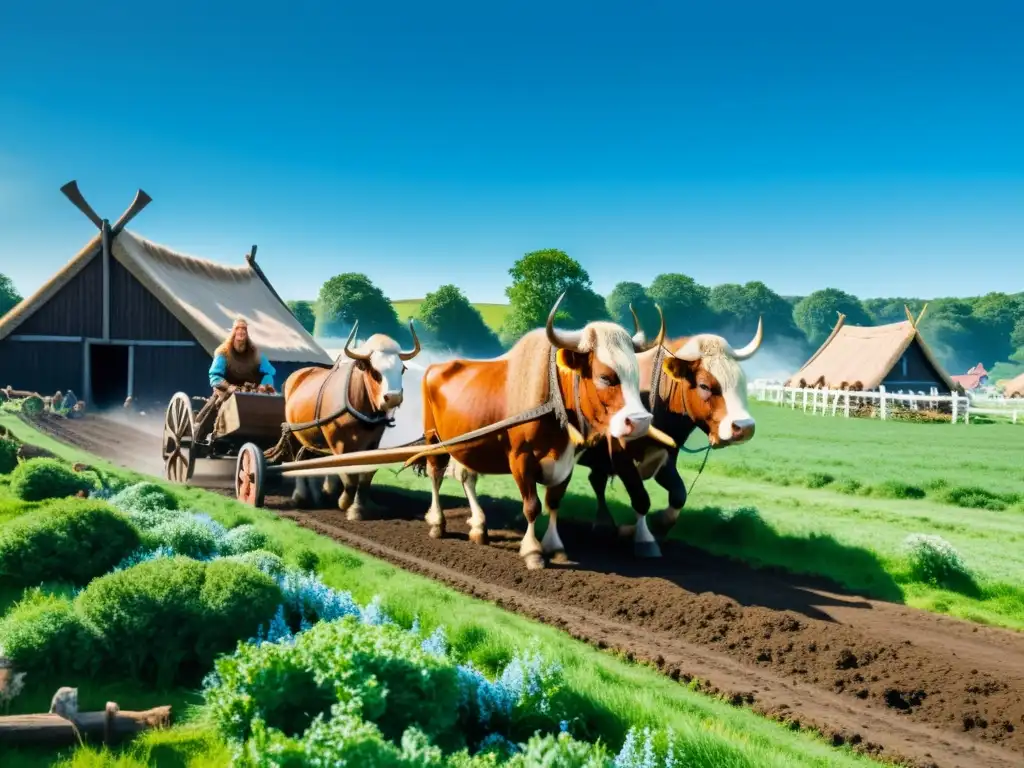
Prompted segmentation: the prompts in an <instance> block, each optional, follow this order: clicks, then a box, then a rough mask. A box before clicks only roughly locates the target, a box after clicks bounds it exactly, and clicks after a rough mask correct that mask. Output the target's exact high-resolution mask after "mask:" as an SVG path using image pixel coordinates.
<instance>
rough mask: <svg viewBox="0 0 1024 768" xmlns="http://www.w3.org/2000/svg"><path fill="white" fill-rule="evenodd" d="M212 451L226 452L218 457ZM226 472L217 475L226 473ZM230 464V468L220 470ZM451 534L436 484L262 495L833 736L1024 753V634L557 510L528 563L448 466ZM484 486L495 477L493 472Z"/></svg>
mask: <svg viewBox="0 0 1024 768" xmlns="http://www.w3.org/2000/svg"><path fill="white" fill-rule="evenodd" d="M43 426H44V429H46V430H47V431H49V432H50V433H51V434H53V435H54V436H55V437H58V438H59V439H61V440H63V441H65V442H67V443H71V444H74V445H77V446H80V447H81V448H84V449H86V450H88V451H90V452H92V453H95V454H97V455H100V456H103V457H105V458H108V459H109V460H111V461H113V462H115V463H120V464H122V465H123V466H126V467H132V468H135V469H138V470H140V471H153V458H152V457H154V456H155V457H156V461H157V463H159V440H158V439H157V438H156V437H155V436H154V435H155V433H153V432H149V433H147V432H143V431H141V430H138V429H136V428H133V427H131V426H127V425H125V424H123V423H116V422H113V421H108V420H105V419H103V418H99V417H86V418H85V419H81V420H76V421H67V420H60V421H52V422H47V423H45V424H44V425H43ZM204 463H205V462H200V463H199V465H198V466H197V474H196V476H195V478H194V479H193V483H195V484H197V485H204V486H207V487H211V488H212V489H214V490H218V491H219V492H221V493H227V494H229V495H230V494H232V491H230V490H228V489H229V486H230V482H231V480H230V477H231V472H232V470H233V463H230V462H221V463H220V464H219V465H214V466H212V467H209V466H208V467H204V466H203V464H204ZM207 464H211V465H212V464H213V463H212V462H209V463H207ZM218 473H219V474H218ZM225 478H226V479H225ZM444 488H445V489H447V490H448V491H450V492H452V493H451V495H443V496H442V503H443V505H444V506H445V512H446V517H447V520H448V534H447V537H446V538H445V539H442V540H439V541H435V540H432V539H430V538H428V536H427V529H426V525H425V524H424V523H423V514H424V513H425V512H426V509H427V506H428V504H429V495H428V494H426V493H414V492H409V493H399V492H393V491H388V490H386V489H383V488H381V489H378V490H376V491H374V497H375V500H376V502H377V503H378V504H379V505H381V507H382V508H383V509H382V511H381V512H379V513H378V514H375V515H374V519H368V520H364V521H361V522H349V521H347V520H346V519H345V516H344V515H343V514H342V513H340V512H338V511H337V510H336V509H334V510H326V511H314V512H305V511H297V510H295V509H294V508H293V506H292V504H291V502H290V499H288V498H286V497H281V496H268V497H267V499H266V506H267V507H268V508H270V509H272V510H275V511H277V512H278V514H280V515H281V516H282V517H287V518H290V519H293V520H295V521H296V522H298V523H299V524H301V525H303V526H305V527H307V528H310V529H312V530H314V531H316V532H317V533H321V534H323V535H325V536H329V537H331V538H334V539H336V540H338V541H340V542H342V543H344V544H346V545H349V546H352V547H356V548H358V549H361V550H363V551H365V552H367V553H369V554H371V555H374V556H376V557H380V558H382V559H384V560H388V561H390V562H392V563H394V564H395V565H398V566H400V567H402V568H405V569H406V570H410V571H414V572H417V573H420V574H423V575H425V576H429V577H431V578H433V579H436V580H438V581H440V582H443V583H445V584H447V585H449V586H451V587H453V588H455V589H458V590H460V591H462V592H464V593H467V594H470V595H473V596H475V597H478V598H481V599H484V600H489V601H492V602H494V603H496V604H497V605H499V606H501V607H503V608H505V609H507V610H512V611H516V612H518V613H521V614H523V615H526V616H529V617H531V618H534V619H537V620H539V621H543V622H545V623H548V624H551V625H553V626H557V627H559V628H561V629H562V630H564V631H565V632H567V633H569V634H570V635H572V636H573V637H576V638H578V639H580V640H585V641H587V642H589V643H592V644H594V645H596V646H598V647H600V648H608V649H613V650H615V651H618V652H620V653H622V654H624V655H626V656H627V658H630V659H633V660H636V661H640V662H646V663H650V664H651V665H653V666H655V667H657V668H658V669H660V670H661V671H662V672H664V673H665V674H667V675H669V676H671V677H672V678H673V679H677V680H680V681H683V682H688V681H691V680H697V681H699V683H700V685H701V687H702V688H704V689H705V690H708V691H710V692H715V693H718V694H720V695H724V696H725V697H726V698H728V699H730V700H731V701H733V702H734V703H736V704H739V705H746V706H750V707H752V708H753V709H755V710H757V711H758V712H761V713H763V714H766V715H769V716H772V717H776V718H779V719H783V720H786V721H787V722H790V723H793V724H794V725H797V724H799V725H801V726H809V727H813V728H816V729H818V730H820V731H821V732H823V733H824V734H826V735H827V736H829V737H830V738H831V739H832V741H833V743H835V744H837V745H840V744H852V745H854V746H855V747H856V748H857V749H860V750H863V751H865V752H868V753H871V754H874V755H876V756H879V757H884V758H888V759H892V760H897V761H900V762H905V763H908V764H912V765H921V766H933V765H935V766H972V767H974V768H981V767H982V766H993V767H994V766H1022V765H1024V635H1022V634H1020V633H1015V632H1011V631H1007V630H1000V629H993V628H989V627H984V626H980V625H975V624H971V623H968V622H964V621H959V620H955V619H950V618H947V617H943V616H938V615H933V614H929V613H925V612H922V611H917V610H914V609H911V608H907V607H905V606H901V605H897V604H891V603H884V602H876V601H872V600H866V599H862V598H859V597H856V596H852V595H846V594H842V593H840V592H839V591H837V590H836V588H835V586H834V585H832V586H829V585H825V584H823V583H821V582H815V581H813V580H810V579H806V578H801V577H795V576H792V575H789V574H785V573H777V572H769V571H765V570H754V569H751V568H749V567H747V566H745V565H743V564H740V563H737V562H734V561H730V560H728V559H725V558H719V557H714V556H711V555H708V554H706V553H704V552H701V551H699V550H695V549H692V548H689V547H687V546H685V545H683V544H681V543H679V542H675V541H672V542H666V543H665V544H664V545H663V547H662V551H663V557H662V558H661V559H660V560H646V561H642V560H637V559H634V558H633V556H632V552H631V549H630V548H629V547H627V546H623V545H622V544H620V543H619V542H616V541H596V540H595V538H594V536H593V535H592V534H591V533H590V531H589V527H588V526H585V525H579V524H577V525H572V524H570V523H569V521H560V522H559V533H560V534H561V537H562V540H563V541H564V543H565V546H566V550H567V552H568V554H569V557H571V558H574V560H573V561H572V562H570V563H568V564H560V565H551V566H549V567H548V568H547V569H545V570H542V571H527V570H526V569H525V567H524V565H523V563H522V561H521V560H520V558H519V556H518V546H519V536H520V532H519V531H520V529H519V525H520V524H521V522H522V515H521V512H520V505H519V504H518V503H511V502H508V501H506V500H500V499H489V498H487V497H486V496H483V497H482V498H481V502H482V504H483V506H484V508H485V510H486V512H487V515H488V525H489V526H490V531H489V532H490V536H491V543H490V545H489V546H479V545H475V544H472V543H470V542H469V541H468V536H467V534H468V527H467V524H466V520H467V517H468V514H469V513H468V509H467V508H466V504H465V499H464V497H463V496H462V493H461V488H459V487H458V486H457V485H455V484H454V481H452V480H446V484H445V486H444ZM481 490H486V488H482V489H481Z"/></svg>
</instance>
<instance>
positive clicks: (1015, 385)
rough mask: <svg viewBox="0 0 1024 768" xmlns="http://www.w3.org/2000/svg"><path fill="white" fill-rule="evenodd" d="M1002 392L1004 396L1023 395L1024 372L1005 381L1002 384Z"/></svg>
mask: <svg viewBox="0 0 1024 768" xmlns="http://www.w3.org/2000/svg"><path fill="white" fill-rule="evenodd" d="M1003 394H1004V395H1005V396H1006V397H1013V396H1014V395H1016V396H1017V397H1024V373H1022V374H1021V375H1020V376H1017V377H1016V378H1013V379H1010V380H1009V381H1008V382H1006V384H1004V385H1003Z"/></svg>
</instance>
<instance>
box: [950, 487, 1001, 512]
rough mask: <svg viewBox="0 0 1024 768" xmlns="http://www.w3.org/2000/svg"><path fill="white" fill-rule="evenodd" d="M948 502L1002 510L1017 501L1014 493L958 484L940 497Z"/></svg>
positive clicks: (969, 506) (956, 504)
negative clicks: (999, 492)
mask: <svg viewBox="0 0 1024 768" xmlns="http://www.w3.org/2000/svg"><path fill="white" fill-rule="evenodd" d="M939 498H940V499H941V500H942V501H944V502H945V503H947V504H953V505H955V506H957V507H967V508H970V509H992V510H995V511H996V512H1001V511H1002V510H1004V509H1006V508H1007V507H1009V506H1010V504H1012V503H1014V502H1015V501H1017V498H1016V496H1015V495H1013V494H998V493H993V492H992V491H990V490H988V489H986V488H980V487H978V486H976V485H958V486H956V487H954V488H949V489H948V490H946V491H944V492H943V493H942V494H941V495H940V497H939Z"/></svg>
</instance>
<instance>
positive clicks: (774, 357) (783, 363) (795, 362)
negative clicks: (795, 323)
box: [742, 338, 808, 383]
mask: <svg viewBox="0 0 1024 768" xmlns="http://www.w3.org/2000/svg"><path fill="white" fill-rule="evenodd" d="M807 357H808V355H807V350H806V349H805V348H804V345H803V344H802V343H801V342H799V341H797V340H796V339H787V338H780V339H773V340H772V341H771V342H769V341H767V340H766V341H765V342H764V343H763V344H762V345H761V348H760V349H759V350H758V351H757V354H755V355H754V356H753V357H752V358H750V359H749V360H745V361H743V363H742V366H743V372H744V373H745V374H746V375H747V381H748V382H753V381H757V380H759V379H760V380H768V381H777V382H780V383H781V382H784V381H786V380H787V379H789V377H790V376H792V375H793V374H794V373H796V372H797V371H799V370H800V368H801V366H803V364H804V363H806V362H807Z"/></svg>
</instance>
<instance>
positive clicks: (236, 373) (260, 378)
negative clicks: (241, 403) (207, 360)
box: [210, 317, 277, 395]
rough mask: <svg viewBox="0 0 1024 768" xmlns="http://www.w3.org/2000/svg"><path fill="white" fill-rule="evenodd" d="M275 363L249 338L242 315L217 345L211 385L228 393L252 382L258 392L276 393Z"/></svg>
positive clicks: (247, 328) (211, 369)
mask: <svg viewBox="0 0 1024 768" xmlns="http://www.w3.org/2000/svg"><path fill="white" fill-rule="evenodd" d="M275 373H277V371H275V370H274V366H272V365H271V364H270V361H269V360H267V358H266V357H264V356H263V355H262V354H261V353H260V351H259V349H257V348H256V345H255V344H253V343H252V340H251V339H250V338H249V326H248V324H247V323H246V322H245V320H244V319H243V318H241V317H239V318H238V319H237V320H235V323H234V325H233V326H231V335H230V336H228V337H227V338H226V339H225V340H224V343H223V344H221V345H220V346H219V347H217V350H216V351H215V352H214V354H213V364H212V365H211V366H210V386H211V387H213V389H214V391H215V392H216V393H220V394H222V395H226V394H228V393H231V392H234V391H235V390H236V389H239V388H241V387H244V386H246V385H250V386H253V387H256V391H257V392H269V393H273V392H274V374H275Z"/></svg>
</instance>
